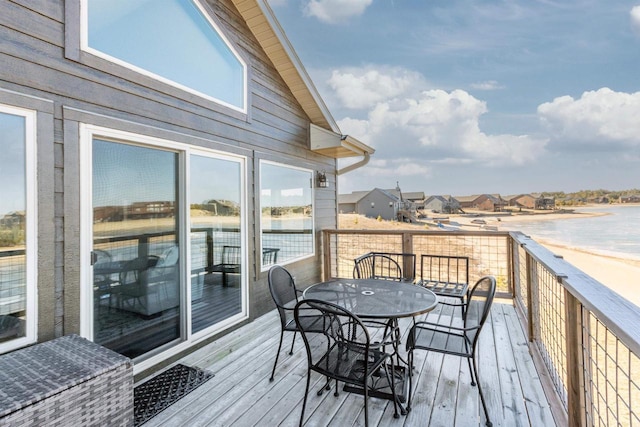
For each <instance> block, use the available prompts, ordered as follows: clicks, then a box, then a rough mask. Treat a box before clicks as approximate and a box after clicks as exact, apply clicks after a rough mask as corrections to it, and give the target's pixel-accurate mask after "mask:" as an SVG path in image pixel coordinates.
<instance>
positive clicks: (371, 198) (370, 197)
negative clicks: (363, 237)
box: [356, 188, 400, 220]
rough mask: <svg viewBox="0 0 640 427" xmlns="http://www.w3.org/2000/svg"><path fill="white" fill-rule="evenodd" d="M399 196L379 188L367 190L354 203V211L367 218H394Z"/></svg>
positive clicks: (396, 212)
mask: <svg viewBox="0 0 640 427" xmlns="http://www.w3.org/2000/svg"><path fill="white" fill-rule="evenodd" d="M399 203H400V198H399V197H398V196H396V195H394V194H391V193H389V192H388V191H386V190H383V189H381V188H374V189H373V190H371V191H369V192H368V193H367V194H366V195H365V196H364V197H362V198H361V199H360V200H358V202H357V203H356V213H359V214H361V215H364V216H367V217H369V218H378V217H380V218H382V219H386V220H394V219H396V218H397V214H398V205H399Z"/></svg>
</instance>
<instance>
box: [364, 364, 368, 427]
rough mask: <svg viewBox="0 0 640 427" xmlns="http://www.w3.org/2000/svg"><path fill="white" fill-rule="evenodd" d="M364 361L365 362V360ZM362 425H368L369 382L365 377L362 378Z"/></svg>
mask: <svg viewBox="0 0 640 427" xmlns="http://www.w3.org/2000/svg"><path fill="white" fill-rule="evenodd" d="M365 363H366V362H365ZM363 394H364V427H369V405H367V403H368V401H369V382H368V381H367V379H366V378H365V380H364V393H363Z"/></svg>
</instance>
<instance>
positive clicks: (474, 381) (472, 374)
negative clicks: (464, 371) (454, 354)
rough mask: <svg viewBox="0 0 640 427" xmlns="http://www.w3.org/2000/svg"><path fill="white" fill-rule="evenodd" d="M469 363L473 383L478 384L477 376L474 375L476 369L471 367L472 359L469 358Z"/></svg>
mask: <svg viewBox="0 0 640 427" xmlns="http://www.w3.org/2000/svg"><path fill="white" fill-rule="evenodd" d="M467 364H468V365H469V375H471V385H472V386H474V387H475V386H476V384H477V382H476V381H477V377H476V376H475V375H474V370H473V368H471V359H469V358H467Z"/></svg>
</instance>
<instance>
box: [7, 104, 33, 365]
mask: <svg viewBox="0 0 640 427" xmlns="http://www.w3.org/2000/svg"><path fill="white" fill-rule="evenodd" d="M35 120H36V119H35V112H33V111H28V110H22V109H18V108H13V107H7V106H2V105H0V149H1V150H2V156H0V182H2V183H3V184H2V186H0V352H4V351H9V350H12V349H15V348H18V347H21V346H24V345H26V344H30V343H33V342H35V340H36V323H37V322H36V318H35V316H36V301H35V299H36V292H35V289H36V265H37V263H36V234H37V232H36V215H35V206H36V205H35V203H36V201H35V197H36V191H35V182H36V176H35V158H36V156H35Z"/></svg>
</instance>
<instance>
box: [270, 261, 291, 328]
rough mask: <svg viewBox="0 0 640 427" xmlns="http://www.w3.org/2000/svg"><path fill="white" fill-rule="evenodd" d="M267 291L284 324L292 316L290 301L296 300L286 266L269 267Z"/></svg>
mask: <svg viewBox="0 0 640 427" xmlns="http://www.w3.org/2000/svg"><path fill="white" fill-rule="evenodd" d="M268 278H269V292H271V298H273V302H274V303H275V304H276V307H277V308H278V314H280V321H281V322H282V325H283V327H284V325H285V324H286V323H287V322H288V321H289V320H290V319H291V318H292V317H293V309H294V306H293V305H292V304H291V302H292V301H295V302H298V294H297V292H296V284H295V282H294V281H293V277H292V276H291V273H289V272H288V271H287V269H286V268H284V267H282V266H279V265H274V266H273V267H271V268H270V269H269V276H268Z"/></svg>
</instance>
